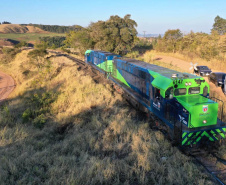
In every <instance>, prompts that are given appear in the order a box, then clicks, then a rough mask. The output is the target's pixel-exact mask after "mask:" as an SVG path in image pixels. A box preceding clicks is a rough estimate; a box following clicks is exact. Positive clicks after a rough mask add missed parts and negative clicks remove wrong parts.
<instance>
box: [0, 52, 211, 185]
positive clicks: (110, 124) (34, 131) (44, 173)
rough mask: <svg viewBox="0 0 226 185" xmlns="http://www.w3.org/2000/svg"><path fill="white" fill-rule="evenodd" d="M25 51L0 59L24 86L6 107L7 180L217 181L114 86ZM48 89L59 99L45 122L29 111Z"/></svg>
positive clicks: (1, 169)
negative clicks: (42, 65) (39, 125)
mask: <svg viewBox="0 0 226 185" xmlns="http://www.w3.org/2000/svg"><path fill="white" fill-rule="evenodd" d="M26 55H27V51H23V52H22V53H20V54H18V55H17V57H16V59H15V61H13V62H12V63H11V64H9V65H7V66H1V69H4V70H5V71H7V72H8V73H10V74H11V75H13V77H14V78H15V80H16V82H17V87H16V90H15V91H14V94H13V95H12V96H11V98H10V100H9V101H8V102H7V103H6V105H5V106H4V107H2V108H1V111H0V114H1V115H0V138H1V140H0V164H1V165H0V184H214V183H213V182H212V181H211V180H210V177H209V176H208V175H207V174H206V173H204V172H202V171H201V170H200V167H198V166H196V165H195V164H194V163H193V162H192V160H191V159H190V158H189V157H186V156H184V155H183V154H181V153H180V152H179V151H178V149H177V148H174V147H172V146H171V144H170V143H169V142H168V141H167V140H166V139H165V137H164V136H163V134H162V133H160V132H158V131H153V130H151V129H150V128H149V124H148V123H146V122H145V121H140V119H137V117H139V116H138V115H137V112H136V111H135V110H133V109H131V107H130V106H128V104H127V103H126V102H124V101H123V100H122V97H121V96H120V95H118V94H115V93H113V92H112V89H111V87H110V86H109V85H105V86H104V84H96V83H95V82H94V81H93V80H92V78H91V77H90V76H87V75H86V74H84V72H83V71H78V69H77V67H76V65H75V64H74V63H73V62H71V61H69V60H68V59H66V58H64V59H63V58H60V59H59V60H60V61H58V59H53V60H52V63H51V67H50V68H43V69H42V70H41V71H40V70H38V69H37V67H36V65H34V64H33V63H32V62H30V61H29V59H28V58H26ZM40 62H44V61H40ZM47 69H48V73H47V72H46V70H47ZM26 70H29V71H30V72H29V73H28V74H27V73H26V74H23V72H24V71H26ZM29 74H32V75H29ZM34 82H36V83H34ZM44 92H54V93H55V94H57V98H56V99H55V100H54V101H53V102H51V103H49V104H48V107H49V109H50V111H48V112H46V113H44V116H45V118H47V121H46V122H45V123H44V127H43V128H42V129H40V128H37V127H35V125H34V124H32V123H33V120H32V119H30V120H29V121H28V122H26V123H24V122H23V119H22V114H23V112H24V111H25V110H26V109H27V107H28V106H30V107H34V108H36V105H35V104H33V102H32V99H30V98H31V97H33V95H34V94H40V93H44Z"/></svg>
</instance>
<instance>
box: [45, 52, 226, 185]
mask: <svg viewBox="0 0 226 185" xmlns="http://www.w3.org/2000/svg"><path fill="white" fill-rule="evenodd" d="M49 52H50V53H55V54H57V55H56V56H64V57H67V58H68V59H70V60H72V61H74V62H76V63H77V64H78V65H79V67H81V69H82V70H89V72H90V71H91V72H92V73H93V74H94V75H91V74H89V75H91V76H92V77H94V76H98V77H101V78H102V80H103V78H104V76H103V75H102V74H100V72H99V71H98V70H96V69H94V68H92V67H90V66H88V65H86V63H85V62H84V61H82V60H79V59H77V58H75V57H72V56H70V55H67V54H62V53H60V52H54V51H49ZM94 80H95V78H94ZM104 80H105V81H107V80H106V79H104ZM157 120H158V119H157ZM152 121H153V120H152ZM158 121H160V120H158ZM155 129H158V128H157V127H155ZM158 130H160V131H161V132H163V131H164V132H163V134H164V135H166V136H167V137H168V135H167V133H166V132H165V130H164V129H158ZM178 148H179V149H180V150H181V151H182V152H183V153H184V154H185V155H188V156H191V157H193V159H194V160H195V161H196V162H197V163H198V164H199V165H201V166H203V167H204V169H205V170H206V171H207V172H208V173H209V174H210V175H211V176H212V177H213V179H214V180H215V181H216V183H218V184H220V185H226V160H224V159H221V158H219V157H217V156H216V155H215V153H211V152H208V151H206V150H203V149H192V150H190V151H184V149H183V150H182V149H181V148H180V147H178Z"/></svg>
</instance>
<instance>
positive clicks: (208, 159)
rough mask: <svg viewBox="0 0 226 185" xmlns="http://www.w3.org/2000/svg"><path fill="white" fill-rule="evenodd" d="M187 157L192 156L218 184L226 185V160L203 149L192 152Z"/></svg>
mask: <svg viewBox="0 0 226 185" xmlns="http://www.w3.org/2000/svg"><path fill="white" fill-rule="evenodd" d="M187 155H189V156H192V157H193V158H194V159H195V161H196V162H197V163H198V164H200V165H201V166H203V167H204V168H205V170H206V171H207V172H208V173H209V174H210V175H211V176H212V177H213V178H214V179H215V181H216V182H217V183H218V184H221V185H225V184H226V160H224V159H221V158H219V157H217V156H216V155H215V153H213V152H208V151H206V150H202V149H198V150H193V151H190V152H189V153H188V154H187Z"/></svg>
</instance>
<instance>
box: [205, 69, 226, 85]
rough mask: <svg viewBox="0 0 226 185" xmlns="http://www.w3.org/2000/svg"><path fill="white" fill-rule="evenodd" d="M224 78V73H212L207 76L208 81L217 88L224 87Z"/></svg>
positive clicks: (225, 74) (225, 75)
mask: <svg viewBox="0 0 226 185" xmlns="http://www.w3.org/2000/svg"><path fill="white" fill-rule="evenodd" d="M225 77H226V73H222V72H213V73H211V74H210V75H209V81H210V82H212V83H214V84H215V85H216V86H217V87H218V86H221V87H223V86H224V79H225Z"/></svg>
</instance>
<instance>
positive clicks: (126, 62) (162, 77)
mask: <svg viewBox="0 0 226 185" xmlns="http://www.w3.org/2000/svg"><path fill="white" fill-rule="evenodd" d="M85 61H86V62H87V63H88V64H90V65H92V66H93V67H95V68H96V69H98V70H99V71H101V72H103V73H106V74H108V78H109V79H110V80H111V81H112V82H113V83H115V84H117V86H119V87H121V88H122V89H123V92H124V93H125V96H126V97H127V99H130V101H131V102H133V104H134V105H135V106H137V107H139V108H140V109H142V110H143V111H145V112H147V113H153V114H155V115H156V116H157V117H158V118H159V119H161V120H162V122H163V123H164V124H165V125H166V126H167V127H168V129H169V133H170V135H171V137H172V139H173V140H174V141H176V142H177V143H179V144H181V145H193V144H197V143H201V142H202V141H204V140H205V141H218V140H220V139H225V132H226V124H225V123H223V122H222V120H220V119H218V109H219V108H218V103H217V102H215V101H213V100H211V99H209V84H208V83H207V82H206V81H205V79H204V78H202V77H199V76H196V75H193V74H189V73H181V72H177V71H174V70H171V69H167V68H164V67H161V66H157V65H153V64H148V63H145V62H143V61H138V60H134V59H128V58H122V57H119V56H118V55H115V54H112V53H109V52H103V51H94V50H87V52H86V53H85Z"/></svg>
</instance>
